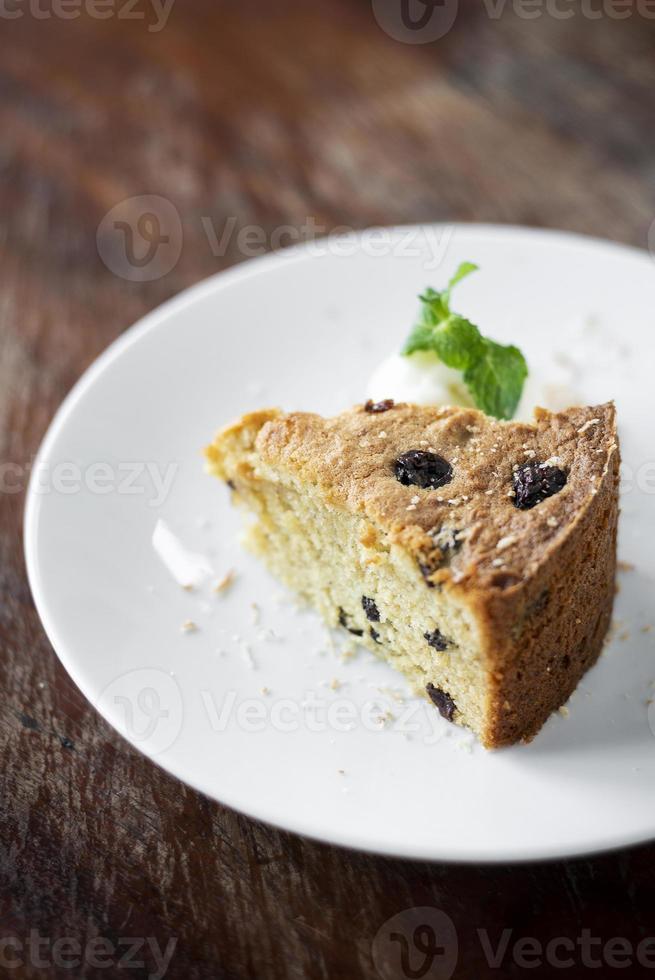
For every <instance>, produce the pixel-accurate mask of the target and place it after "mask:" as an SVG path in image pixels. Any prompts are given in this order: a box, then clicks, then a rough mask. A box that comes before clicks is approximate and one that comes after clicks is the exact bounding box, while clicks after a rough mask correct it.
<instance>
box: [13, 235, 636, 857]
mask: <svg viewBox="0 0 655 980" xmlns="http://www.w3.org/2000/svg"><path fill="white" fill-rule="evenodd" d="M447 228H450V229H454V230H455V231H458V230H461V231H462V232H464V233H466V234H467V235H469V236H473V237H479V238H484V239H486V240H489V239H492V238H494V237H503V238H510V237H512V236H515V235H517V234H518V235H522V236H525V235H527V236H528V237H531V238H536V239H542V240H546V239H550V240H556V239H558V240H559V241H560V242H562V244H570V245H583V246H586V247H590V246H591V247H596V248H602V249H608V250H612V251H617V250H618V251H623V252H624V253H625V254H626V255H631V256H632V257H634V258H639V259H646V260H650V261H651V262H653V256H652V255H651V253H650V252H649V250H648V249H647V248H639V247H638V246H635V245H628V244H625V243H623V242H616V241H613V240H612V239H610V238H601V237H597V236H591V235H585V234H581V233H579V232H573V231H567V230H559V229H554V228H540V227H536V226H527V225H526V226H524V225H514V224H493V223H491V224H486V223H478V222H471V223H468V222H459V221H458V222H427V223H422V224H416V223H414V224H404V225H391V226H375V227H374V228H364V229H361V230H358V231H356V232H349V233H348V235H347V236H346V237H347V238H348V240H349V241H351V240H352V241H353V242H355V243H356V244H357V245H360V244H361V242H362V239H363V238H364V236H365V235H367V234H370V232H371V231H378V232H379V231H380V230H383V231H385V232H387V233H389V234H390V235H391V236H396V235H398V236H400V235H403V234H407V233H409V232H412V231H416V230H418V231H419V232H421V233H423V234H425V233H427V232H433V231H438V230H443V229H447ZM330 237H331V236H323V237H322V238H320V239H316V240H315V241H311V242H309V243H299V244H295V245H292V246H289V247H287V248H282V249H278V250H274V251H271V252H268V253H266V254H265V255H261V256H256V257H254V258H250V259H245V260H244V261H241V262H238V263H237V264H236V265H234V266H231V267H229V268H227V269H224V270H220V271H218V272H215V273H213V274H212V275H210V276H208V277H206V278H205V279H202V280H200V281H198V282H197V283H194V284H192V285H190V286H188V287H186V288H185V289H183V290H182V291H181V292H179V293H177V294H175V295H174V296H172V297H170V298H169V299H167V300H165V301H164V302H163V303H161V304H160V305H159V306H157V307H155V308H154V309H152V310H150V311H149V312H147V313H146V314H144V315H143V316H142V317H140V318H139V319H138V320H137V321H136V322H135V323H134V324H132V325H131V326H129V327H127V328H126V329H125V330H124V331H123V332H122V333H121V334H119V336H118V337H117V338H115V339H114V340H113V341H112V342H111V343H110V344H109V345H108V346H107V347H106V348H104V350H102V351H101V352H100V354H98V356H97V357H96V358H94V360H93V361H92V362H91V364H90V365H89V366H88V367H87V368H86V369H85V370H84V371H83V373H82V374H81V375H80V377H79V378H78V379H77V381H76V382H75V383H74V384H73V386H72V387H71V388H70V390H69V391H68V393H67V394H66V395H65V397H64V399H63V400H62V402H61V404H60V405H59V407H58V408H57V410H56V411H55V413H54V415H53V417H52V419H51V421H50V423H49V425H48V427H47V429H46V432H45V434H44V436H43V438H42V440H41V443H40V445H39V448H38V451H37V453H36V455H35V457H34V462H33V466H32V468H31V472H30V478H29V481H28V486H27V490H26V495H25V503H24V511H23V549H24V555H25V564H26V572H27V579H28V584H29V587H30V591H31V594H32V599H33V602H34V605H35V608H36V611H37V613H38V616H39V619H40V621H41V625H42V627H43V629H44V632H45V634H46V636H47V638H48V641H49V643H50V645H51V646H52V649H53V652H54V653H55V655H56V657H57V658H58V660H59V661H60V663H61V664H62V666H63V667H64V669H65V670H66V672H67V674H68V675H69V677H70V678H71V679H72V681H73V683H74V684H75V685H76V686H77V688H78V689H79V690H80V692H81V693H82V695H83V696H84V698H85V700H87V701H88V702H89V703H90V705H91V707H92V708H93V709H94V710H95V711H96V712H98V714H100V716H101V717H102V718H103V719H104V720H105V721H106V722H107V724H108V725H109V726H110V727H111V729H112V730H113V732H115V733H116V735H118V736H119V737H120V738H121V739H124V741H125V742H127V744H128V745H130V746H131V747H132V748H133V749H135V750H136V751H137V752H138V753H139V754H140V755H142V756H144V757H145V758H147V759H148V760H149V762H150V763H153V764H154V765H156V766H157V767H158V768H160V769H162V770H163V771H164V772H166V773H168V774H169V775H171V776H172V777H173V778H175V779H179V780H180V781H181V782H182V783H184V784H185V785H187V786H190V787H191V788H193V789H194V790H196V791H197V792H199V793H201V794H202V795H203V796H205V797H206V798H207V799H210V800H212V801H214V802H217V803H219V804H220V805H221V806H226V807H229V808H230V809H233V810H235V811H236V812H237V813H239V814H241V815H243V816H246V817H248V818H250V819H254V820H258V821H260V822H261V823H263V824H265V825H267V826H270V827H274V828H276V829H277V830H280V831H283V832H287V833H295V834H298V835H300V836H301V837H304V838H306V839H308V840H311V841H315V842H318V843H322V844H327V845H329V846H335V847H339V848H341V849H346V850H354V851H359V852H364V853H369V854H377V855H382V856H385V857H390V858H395V859H401V860H421V861H426V862H440V863H448V864H473V863H476V864H479V863H484V864H489V865H498V864H525V863H529V862H547V861H556V860H563V859H570V858H574V857H583V856H584V857H588V856H593V855H596V854H604V853H608V852H611V851H616V850H620V849H624V848H629V847H634V846H637V845H639V844H643V843H646V842H648V841H651V840H653V839H654V838H655V823H654V825H653V827H652V828H651V830H650V831H649V832H646V831H645V830H644V831H635V832H633V833H632V834H628V835H626V834H620V835H618V834H614V835H613V836H612V835H609V834H606V835H605V836H600V837H597V838H593V837H591V838H590V839H589V840H588V841H587V843H586V844H585V845H584V846H582V845H580V844H577V845H575V846H570V845H569V846H567V845H566V844H564V845H561V846H558V845H557V844H555V843H551V844H550V845H548V846H544V845H543V844H541V845H539V844H537V845H532V846H531V847H530V848H529V849H528V848H526V846H525V845H522V846H519V847H517V848H512V847H507V846H505V848H504V849H503V850H502V851H498V852H496V853H493V854H490V853H489V852H488V851H487V850H485V849H484V848H478V849H477V850H476V848H475V847H466V848H463V847H462V846H461V845H460V844H458V845H456V846H455V847H453V846H447V847H440V846H439V843H438V842H437V843H436V844H435V847H434V848H431V850H430V853H426V850H425V848H424V847H422V846H418V847H416V848H413V847H412V845H411V841H408V842H407V846H406V847H404V848H403V850H400V849H398V848H397V847H394V846H388V847H385V846H383V845H381V844H376V843H375V842H371V841H370V840H367V839H361V838H358V837H357V836H353V835H350V836H347V835H346V834H344V833H342V832H340V831H337V832H336V833H334V834H332V835H331V836H328V834H327V832H326V831H325V830H322V831H320V832H319V831H318V830H312V829H311V828H308V827H307V826H305V823H304V821H303V820H294V819H289V820H285V821H284V822H281V821H280V822H278V821H277V820H274V819H271V818H270V817H267V816H265V815H262V813H261V812H260V808H259V807H258V806H249V807H248V808H244V807H243V806H242V805H239V804H238V803H235V802H233V801H231V800H230V799H226V798H219V797H218V796H217V795H215V794H214V793H212V792H211V791H209V790H208V789H207V788H206V787H204V786H203V785H201V784H200V783H199V782H198V781H197V780H195V779H194V778H190V777H189V776H188V775H183V774H182V773H181V772H180V771H179V769H178V767H177V766H176V764H175V763H172V764H167V761H166V760H165V759H160V758H157V757H156V756H153V755H150V754H148V752H146V751H144V749H143V747H142V746H140V745H139V744H138V743H137V742H136V741H132V740H131V739H130V738H128V737H127V736H126V735H125V734H123V733H122V732H120V731H119V730H118V729H117V728H116V726H115V724H114V722H113V721H112V719H111V717H109V716H108V712H106V711H105V710H103V708H102V707H101V706H99V705H98V704H97V703H96V702H95V701H94V700H93V699H92V697H91V696H90V694H89V693H87V690H86V686H85V682H84V680H83V679H82V678H81V676H80V674H81V672H80V671H78V669H77V667H76V665H75V663H74V662H73V660H72V659H71V657H70V656H69V654H68V652H67V650H66V644H65V643H64V642H63V640H62V639H61V637H60V636H59V635H58V634H59V631H58V627H57V624H56V621H55V620H56V616H54V615H53V614H51V612H50V610H49V608H48V599H47V594H46V588H45V587H44V585H43V583H42V580H41V575H40V572H39V569H38V516H39V507H40V500H41V497H40V495H39V494H38V493H37V492H36V491H35V484H36V481H37V476H36V474H37V473H38V472H39V470H40V468H41V466H42V465H43V463H44V462H45V461H46V460H47V459H48V457H49V455H50V452H51V450H52V447H53V446H54V445H55V443H56V442H57V440H58V438H59V436H60V434H61V433H62V432H63V430H64V428H65V426H66V424H67V422H68V421H69V419H70V418H71V416H72V415H73V414H74V412H75V409H76V407H77V404H78V402H79V401H80V400H81V399H82V398H83V397H84V395H85V394H86V392H87V391H88V390H89V389H90V388H91V387H92V386H93V385H94V383H95V381H96V379H97V378H99V377H100V376H101V375H102V374H103V373H104V371H105V370H106V369H107V368H109V367H110V365H112V364H113V363H114V362H115V361H117V360H118V359H120V358H121V357H122V356H123V355H124V354H125V353H126V352H127V351H129V349H130V348H131V347H132V346H133V345H134V344H136V343H137V342H138V341H140V340H141V339H142V338H143V337H145V336H147V335H148V334H149V333H151V332H154V331H155V330H157V329H158V328H160V327H161V326H162V325H163V324H164V323H165V322H166V321H167V320H168V319H169V318H170V317H172V316H175V315H176V314H178V313H179V312H181V311H183V310H184V309H185V308H188V307H190V306H192V305H193V304H194V303H195V302H197V301H198V300H201V299H202V298H204V297H206V296H209V295H211V294H213V293H215V292H220V291H221V290H223V289H229V288H230V287H231V286H232V285H233V284H234V283H238V282H240V281H244V280H247V279H249V278H252V277H253V276H256V275H259V274H260V273H261V272H262V271H266V270H268V269H270V268H275V267H282V266H286V265H290V264H293V263H301V262H303V261H320V260H321V259H322V258H324V257H325V256H328V257H329V253H327V252H326V253H322V254H319V255H312V253H311V251H310V246H315V245H316V243H317V242H320V241H326V240H329V238H330ZM332 237H334V236H332ZM343 260H344V261H347V258H344V259H343Z"/></svg>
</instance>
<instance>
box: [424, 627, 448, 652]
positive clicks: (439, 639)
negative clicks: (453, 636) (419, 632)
mask: <svg viewBox="0 0 655 980" xmlns="http://www.w3.org/2000/svg"><path fill="white" fill-rule="evenodd" d="M423 636H424V637H425V639H426V640H427V641H428V644H429V645H430V646H431V647H434V649H435V650H447V649H448V646H449V643H448V640H447V639H446V637H445V636H444V635H443V633H441V632H440V631H439V630H432V632H431V633H424V634H423Z"/></svg>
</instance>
